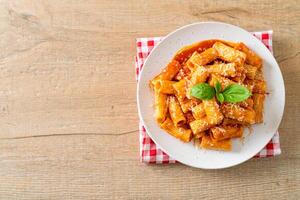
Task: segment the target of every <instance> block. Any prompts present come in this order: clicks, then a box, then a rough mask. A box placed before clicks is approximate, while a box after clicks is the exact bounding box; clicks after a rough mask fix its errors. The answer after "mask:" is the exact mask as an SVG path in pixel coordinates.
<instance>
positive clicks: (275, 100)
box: [137, 22, 285, 169]
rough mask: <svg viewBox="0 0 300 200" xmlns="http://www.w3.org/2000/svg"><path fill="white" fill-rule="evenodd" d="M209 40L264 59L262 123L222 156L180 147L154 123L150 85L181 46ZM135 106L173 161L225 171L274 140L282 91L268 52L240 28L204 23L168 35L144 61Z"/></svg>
mask: <svg viewBox="0 0 300 200" xmlns="http://www.w3.org/2000/svg"><path fill="white" fill-rule="evenodd" d="M208 39H224V40H229V41H237V42H238V41H241V42H244V43H245V44H246V45H247V46H248V47H250V48H251V49H252V50H253V51H255V52H256V53H257V54H258V55H259V56H261V57H262V58H263V65H264V68H263V69H264V76H265V79H266V82H267V88H268V92H269V93H270V94H269V95H267V97H266V101H265V113H264V123H263V124H259V125H254V126H252V127H253V132H252V133H251V134H249V131H248V130H245V132H244V133H245V135H246V137H245V139H244V141H243V143H242V142H240V141H239V140H235V141H234V142H233V151H231V152H222V151H212V150H203V149H197V148H195V146H194V145H193V144H192V142H190V143H183V142H181V141H179V140H178V139H176V138H174V137H172V136H170V135H169V134H168V133H166V132H165V131H163V130H162V129H160V128H159V126H158V124H157V123H156V121H155V119H154V106H153V104H154V94H153V91H152V90H151V89H149V84H148V83H149V81H150V80H151V79H152V78H153V77H154V76H156V75H157V74H158V73H159V72H160V71H161V70H162V69H163V68H164V67H165V66H166V65H167V64H168V62H170V60H171V59H172V57H173V56H174V54H175V53H176V52H177V51H178V50H179V49H180V48H182V47H183V46H186V45H190V44H192V43H195V42H199V41H202V40H208ZM137 102H138V110H139V116H140V118H141V119H142V122H143V124H144V125H145V128H146V130H147V133H148V134H149V135H150V137H151V138H152V139H153V141H154V142H155V143H156V144H157V145H158V146H159V147H160V148H161V149H162V150H163V151H165V152H166V153H167V154H169V155H170V156H171V157H172V158H174V159H176V160H178V161H179V162H181V163H184V164H186V165H189V166H193V167H198V168H203V169H219V168H226V167H231V166H234V165H237V164H239V163H242V162H244V161H246V160H248V159H250V158H252V157H253V156H254V155H255V154H257V153H258V152H259V151H260V150H261V149H262V148H263V147H264V146H265V145H266V144H267V143H268V142H269V141H270V139H271V138H272V137H273V135H274V134H275V132H276V130H277V129H278V126H279V124H280V121H281V118H282V115H283V110H284V104H285V89H284V82H283V79H282V74H281V71H280V68H279V66H278V64H277V62H276V60H275V59H274V57H273V55H272V54H271V53H270V51H269V50H268V49H267V48H266V47H265V46H264V45H263V44H262V43H261V42H260V41H259V40H258V39H257V38H255V37H254V36H253V35H252V34H250V33H249V32H247V31H245V30H244V29H241V28H239V27H236V26H233V25H230V24H225V23H220V22H203V23H195V24H190V25H187V26H184V27H182V28H179V29H177V30H176V31H174V32H172V33H170V34H169V35H167V36H166V37H165V38H164V39H163V40H162V41H161V42H160V43H159V44H158V46H157V47H155V48H154V49H153V51H152V52H151V54H150V55H149V56H148V58H147V60H146V61H145V64H144V67H143V69H142V71H141V73H140V79H139V83H138V91H137Z"/></svg>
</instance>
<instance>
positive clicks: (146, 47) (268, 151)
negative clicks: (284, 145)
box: [135, 31, 281, 163]
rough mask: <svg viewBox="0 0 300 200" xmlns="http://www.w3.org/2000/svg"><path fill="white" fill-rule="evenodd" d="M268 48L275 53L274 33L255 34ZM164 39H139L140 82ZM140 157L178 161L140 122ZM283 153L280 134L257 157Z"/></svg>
mask: <svg viewBox="0 0 300 200" xmlns="http://www.w3.org/2000/svg"><path fill="white" fill-rule="evenodd" d="M252 34H253V35H254V36H255V37H257V38H258V39H259V40H260V41H261V42H262V43H263V44H264V45H266V47H267V48H268V49H269V50H270V51H271V52H272V53H273V49H272V34H273V31H263V32H253V33H252ZM162 39H163V37H152V38H137V42H136V45H137V55H136V57H135V68H136V79H137V81H138V80H139V72H140V71H141V69H142V67H143V64H144V62H145V59H146V58H147V56H148V55H149V53H150V52H151V50H152V49H153V47H155V46H156V45H157V44H158V43H159V42H160V41H161V40H162ZM139 130H140V156H141V161H142V162H145V163H175V162H176V160H174V159H173V158H171V157H170V156H168V155H167V154H166V153H165V152H163V151H162V150H160V149H159V148H158V147H157V146H156V144H155V143H154V142H153V141H152V140H151V138H150V137H149V135H148V134H147V132H146V130H145V128H144V126H143V124H142V123H141V122H140V125H139ZM280 153H281V150H280V143H279V134H278V132H277V133H276V134H275V135H274V137H273V138H272V139H271V141H270V142H269V143H268V144H267V145H266V146H265V147H264V148H263V149H262V150H261V151H260V152H259V153H258V154H257V155H256V156H255V157H257V158H261V157H271V156H276V155H279V154H280Z"/></svg>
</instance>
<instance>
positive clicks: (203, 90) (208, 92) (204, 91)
mask: <svg viewBox="0 0 300 200" xmlns="http://www.w3.org/2000/svg"><path fill="white" fill-rule="evenodd" d="M191 95H192V96H193V97H196V98H198V99H202V100H209V99H212V98H213V97H214V96H215V90H214V88H213V87H211V86H210V85H209V84H208V83H200V84H197V85H195V86H193V87H192V89H191Z"/></svg>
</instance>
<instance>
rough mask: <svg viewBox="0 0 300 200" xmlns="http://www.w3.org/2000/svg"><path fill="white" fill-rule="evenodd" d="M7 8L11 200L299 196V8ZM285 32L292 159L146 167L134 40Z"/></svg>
mask: <svg viewBox="0 0 300 200" xmlns="http://www.w3.org/2000/svg"><path fill="white" fill-rule="evenodd" d="M180 2H182V1H168V2H167V1H151V2H150V1H128V2H126V3H125V2H123V1H100V0H98V1H97V0H94V1H90V0H89V1H87V0H69V1H65V0H48V1H46V0H35V1H34V0H28V1H23V0H0V49H1V50H0V199H157V198H160V199H200V198H201V199H237V198H241V199H300V136H299V135H300V128H299V125H300V115H299V113H300V107H299V106H300V105H299V104H300V101H299V95H297V93H299V88H300V65H299V63H300V56H299V55H300V40H299V33H300V13H299V10H300V3H299V1H292V0H289V1H283V0H278V1H249V0H246V1H232V2H230V1H225V0H224V1H210V0H206V1H186V3H185V4H183V3H180ZM208 20H210V21H211V20H214V21H222V22H228V23H232V24H235V25H238V26H241V27H243V28H245V29H247V30H249V31H259V30H268V29H273V30H274V43H273V44H274V52H275V57H276V59H277V61H278V62H279V64H280V67H281V70H282V72H283V76H284V80H285V86H286V107H285V114H284V118H283V121H282V123H281V125H280V132H281V138H280V139H281V146H282V155H280V156H278V157H276V158H266V159H252V160H250V161H248V162H246V163H244V164H242V165H239V166H237V167H234V168H230V169H225V170H209V171H208V170H199V169H194V168H190V167H187V166H184V165H181V164H171V165H145V164H142V163H140V162H139V145H138V132H137V129H138V116H137V108H136V82H135V77H134V76H135V71H134V59H133V56H134V55H135V38H137V37H146V36H162V35H166V34H167V33H169V32H170V31H173V30H174V29H176V28H178V27H180V26H183V25H186V24H189V23H192V22H199V21H208Z"/></svg>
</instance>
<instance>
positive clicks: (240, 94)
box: [223, 84, 252, 103]
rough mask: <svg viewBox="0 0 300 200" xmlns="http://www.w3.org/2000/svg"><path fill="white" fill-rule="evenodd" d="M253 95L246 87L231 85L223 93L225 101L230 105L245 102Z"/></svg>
mask: <svg viewBox="0 0 300 200" xmlns="http://www.w3.org/2000/svg"><path fill="white" fill-rule="evenodd" d="M251 95H252V94H251V92H250V91H249V90H248V89H247V88H246V87H244V86H242V85H239V84H232V85H229V86H227V87H226V88H225V89H224V91H223V96H224V101H226V102H229V103H238V102H241V101H244V100H246V99H247V98H248V97H250V96H251Z"/></svg>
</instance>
